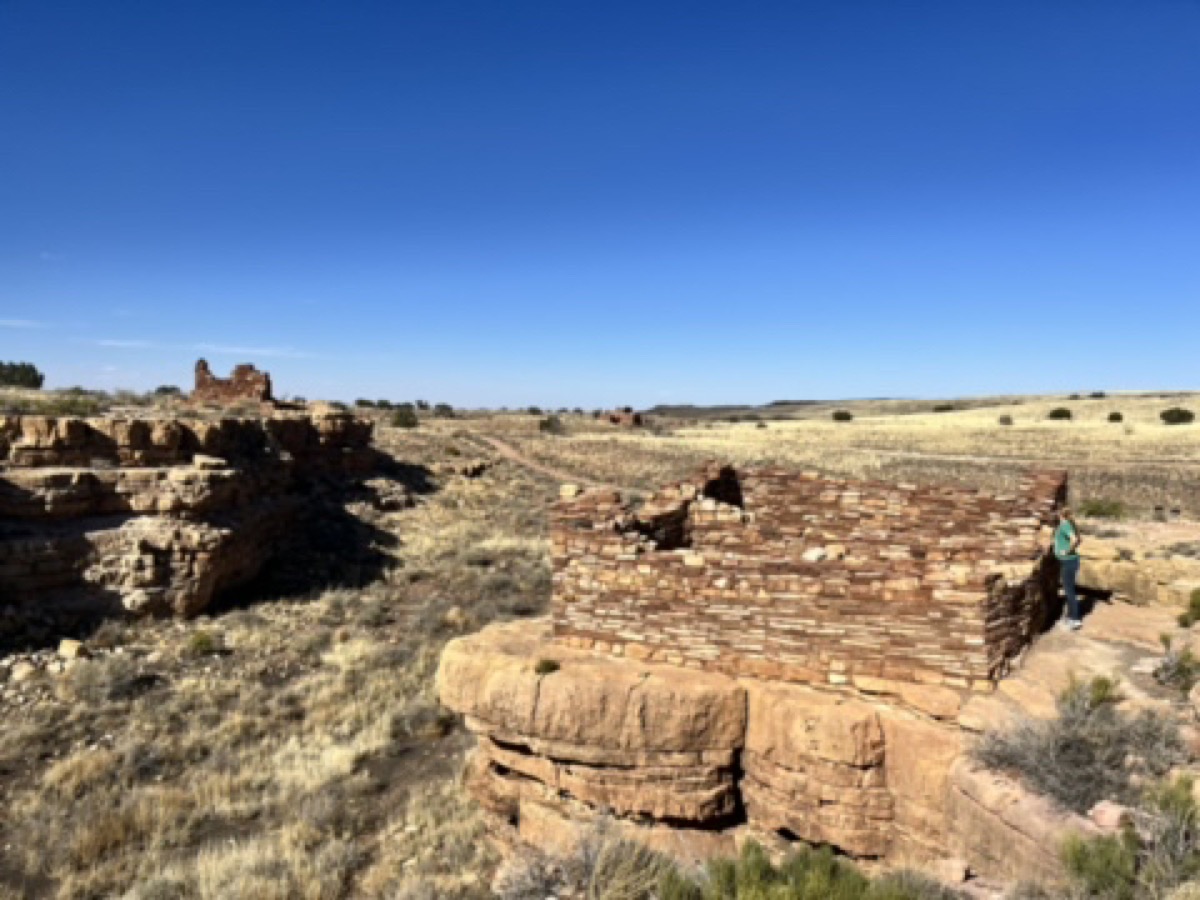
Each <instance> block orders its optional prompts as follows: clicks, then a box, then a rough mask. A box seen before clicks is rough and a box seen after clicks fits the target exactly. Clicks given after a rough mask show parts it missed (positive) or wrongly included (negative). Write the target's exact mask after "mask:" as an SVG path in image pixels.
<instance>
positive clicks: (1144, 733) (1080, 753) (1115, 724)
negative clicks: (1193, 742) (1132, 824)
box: [973, 678, 1185, 813]
mask: <svg viewBox="0 0 1200 900" xmlns="http://www.w3.org/2000/svg"><path fill="white" fill-rule="evenodd" d="M1119 700H1120V694H1119V691H1118V690H1117V684H1116V682H1115V681H1114V680H1112V679H1106V678H1095V679H1092V680H1091V681H1088V682H1082V681H1076V680H1074V679H1072V682H1071V684H1070V686H1069V687H1068V688H1067V689H1066V690H1064V691H1063V693H1062V694H1061V695H1060V696H1059V698H1058V715H1057V717H1056V718H1054V719H1051V720H1048V721H1028V722H1024V723H1021V724H1020V725H1018V726H1016V727H1015V728H1013V729H1011V730H1009V731H1004V732H991V733H988V734H985V735H984V736H983V738H982V739H981V740H980V741H979V742H978V743H977V744H976V745H975V747H974V750H973V753H974V755H975V758H976V759H977V760H978V761H979V762H980V763H982V764H983V765H985V766H987V767H988V768H992V769H996V770H998V771H1002V772H1006V773H1008V774H1010V775H1013V776H1014V777H1016V778H1019V779H1020V780H1021V781H1023V782H1025V784H1026V785H1027V786H1028V787H1029V788H1030V789H1031V790H1033V791H1036V792H1037V793H1039V794H1043V795H1045V796H1047V797H1049V798H1050V799H1052V800H1054V801H1055V802H1056V803H1058V804H1059V805H1060V806H1062V807H1063V808H1065V809H1069V810H1071V811H1073V812H1078V813H1085V812H1087V811H1088V810H1089V809H1091V808H1092V806H1094V805H1095V804H1096V803H1098V802H1099V801H1101V800H1105V799H1115V800H1117V801H1119V802H1123V803H1130V802H1133V801H1135V800H1136V799H1137V796H1138V789H1137V785H1138V784H1144V783H1145V782H1146V781H1147V780H1152V779H1159V778H1162V777H1164V776H1165V775H1166V774H1167V772H1169V771H1170V769H1171V768H1172V766H1174V765H1176V764H1177V763H1178V762H1180V761H1182V760H1183V759H1184V757H1185V754H1184V747H1183V741H1182V738H1181V737H1180V735H1179V730H1178V726H1177V725H1176V724H1175V723H1174V721H1173V720H1171V719H1168V718H1167V717H1165V716H1164V715H1162V714H1160V713H1156V712H1152V711H1150V710H1144V709H1143V710H1139V711H1138V712H1136V713H1133V714H1126V713H1124V712H1122V711H1121V710H1120V709H1119V708H1118V702H1119Z"/></svg>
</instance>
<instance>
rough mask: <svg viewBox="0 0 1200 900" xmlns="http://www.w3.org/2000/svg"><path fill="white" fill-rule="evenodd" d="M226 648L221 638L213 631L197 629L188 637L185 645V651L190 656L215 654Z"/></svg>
mask: <svg viewBox="0 0 1200 900" xmlns="http://www.w3.org/2000/svg"><path fill="white" fill-rule="evenodd" d="M224 649H225V647H224V644H223V643H222V642H221V638H220V637H219V636H217V635H215V634H213V633H212V632H211V631H195V632H192V635H191V636H190V637H189V638H188V640H187V644H185V645H184V651H185V653H186V654H187V655H188V656H192V657H200V656H215V655H216V654H218V653H220V652H222V651H223V650H224Z"/></svg>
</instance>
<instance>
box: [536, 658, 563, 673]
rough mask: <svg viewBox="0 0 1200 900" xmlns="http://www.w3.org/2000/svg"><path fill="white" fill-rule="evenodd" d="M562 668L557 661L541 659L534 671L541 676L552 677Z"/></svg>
mask: <svg viewBox="0 0 1200 900" xmlns="http://www.w3.org/2000/svg"><path fill="white" fill-rule="evenodd" d="M561 668H562V666H561V664H560V663H559V661H558V660H557V659H539V660H538V661H537V665H535V666H534V667H533V671H535V672H537V674H539V675H550V674H552V673H554V672H557V671H558V670H559V669H561Z"/></svg>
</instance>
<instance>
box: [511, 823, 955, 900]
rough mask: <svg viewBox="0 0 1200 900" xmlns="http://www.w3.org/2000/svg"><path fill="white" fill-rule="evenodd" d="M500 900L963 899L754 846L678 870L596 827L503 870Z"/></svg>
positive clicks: (931, 885)
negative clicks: (562, 852) (775, 858)
mask: <svg viewBox="0 0 1200 900" xmlns="http://www.w3.org/2000/svg"><path fill="white" fill-rule="evenodd" d="M497 893H498V895H499V897H500V898H501V900H545V898H547V897H554V896H559V897H589V898H596V900H957V898H960V897H963V895H962V894H959V893H957V892H955V891H952V890H950V889H948V888H945V887H942V886H941V885H939V884H937V883H936V882H934V881H932V880H931V879H929V878H926V877H924V876H922V875H918V874H915V873H912V872H896V873H891V874H887V875H883V876H881V877H879V878H877V879H871V878H868V877H867V876H866V875H864V874H863V873H862V872H861V871H860V870H859V869H858V868H857V867H856V866H854V865H853V864H852V863H850V862H848V861H846V860H843V859H839V858H838V857H836V856H834V855H833V853H832V852H831V851H830V849H829V848H828V847H824V848H821V849H810V848H807V847H803V846H801V847H800V848H799V849H797V850H796V851H794V852H793V853H791V854H790V855H788V856H787V858H786V859H784V860H783V862H782V863H780V864H779V865H775V864H773V863H772V862H771V860H770V858H769V857H768V856H767V854H766V852H765V851H764V850H763V848H762V847H761V846H760V845H759V844H757V843H755V842H754V841H747V842H746V843H745V844H744V845H743V846H742V851H741V854H740V855H739V856H738V857H737V858H736V859H714V860H711V861H710V862H709V863H708V864H707V865H706V866H705V867H703V868H702V869H699V870H695V871H689V870H685V869H683V868H681V867H679V866H677V865H676V864H674V863H673V862H671V861H670V860H668V859H667V858H666V857H664V856H661V855H659V854H657V853H655V852H653V851H651V850H647V849H646V848H645V847H644V846H643V845H641V844H638V843H634V842H632V841H628V840H624V839H622V838H620V837H619V836H618V835H617V834H615V833H614V829H613V828H612V827H611V826H609V825H608V824H603V825H601V826H599V827H598V828H596V829H594V830H592V831H591V832H589V833H588V834H586V835H585V836H584V837H583V838H582V840H581V841H579V846H578V847H577V849H576V850H575V851H574V852H573V853H572V854H570V855H569V856H559V857H550V856H545V855H539V854H531V855H529V856H527V857H524V858H523V859H521V860H520V861H519V862H518V863H517V864H516V865H514V866H512V867H511V868H509V869H508V870H506V871H505V872H504V873H503V874H502V876H501V878H500V884H499V885H498V892H497Z"/></svg>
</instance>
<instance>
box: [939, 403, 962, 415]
mask: <svg viewBox="0 0 1200 900" xmlns="http://www.w3.org/2000/svg"><path fill="white" fill-rule="evenodd" d="M957 408H958V407H956V406H955V405H954V404H953V403H938V404H936V405H935V406H934V407H933V411H934V412H935V413H943V412H954V410H956V409H957Z"/></svg>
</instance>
